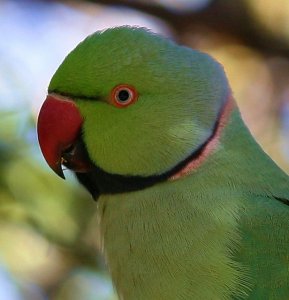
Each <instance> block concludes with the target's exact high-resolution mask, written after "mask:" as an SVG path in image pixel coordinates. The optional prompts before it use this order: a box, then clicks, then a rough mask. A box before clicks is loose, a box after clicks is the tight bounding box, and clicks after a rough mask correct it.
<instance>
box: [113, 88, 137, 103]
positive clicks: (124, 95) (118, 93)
mask: <svg viewBox="0 0 289 300" xmlns="http://www.w3.org/2000/svg"><path fill="white" fill-rule="evenodd" d="M137 99H138V93H137V91H136V89H135V88H134V87H133V86H131V85H129V84H119V85H117V86H116V87H114V88H113V89H112V91H111V94H110V102H111V103H112V104H113V105H114V106H116V107H119V108H123V107H126V106H129V105H131V104H133V103H135V102H136V101H137Z"/></svg>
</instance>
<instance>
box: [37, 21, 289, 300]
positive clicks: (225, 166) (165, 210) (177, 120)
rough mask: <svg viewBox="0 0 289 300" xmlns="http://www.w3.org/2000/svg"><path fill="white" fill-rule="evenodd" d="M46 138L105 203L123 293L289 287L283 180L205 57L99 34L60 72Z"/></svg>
mask: <svg viewBox="0 0 289 300" xmlns="http://www.w3.org/2000/svg"><path fill="white" fill-rule="evenodd" d="M38 137H39V143H40V147H41V150H42V153H43V155H44V157H45V159H46V161H47V163H48V164H49V166H50V167H51V168H52V169H53V170H54V171H55V172H56V173H57V174H58V175H59V176H61V177H63V178H64V174H63V171H62V165H64V166H65V167H66V168H69V169H71V170H72V171H73V172H74V173H75V175H76V177H77V179H78V181H79V182H80V183H81V184H82V185H83V186H84V187H85V188H86V189H87V190H88V191H89V192H90V194H91V195H92V197H93V198H94V199H95V200H97V201H98V202H97V204H98V207H97V210H98V217H99V226H100V234H101V242H102V251H103V254H104V257H105V259H106V262H107V266H108V270H109V272H110V274H111V277H112V280H113V283H114V286H115V288H116V291H117V293H118V296H119V299H123V300H162V299H165V300H170V299H173V300H181V299H182V300H186V299H200V300H203V299H262V300H264V299H271V300H273V299H276V300H282V299H286V300H288V299H289V231H288V230H289V200H288V199H289V178H288V176H287V175H286V174H285V173H284V172H283V171H282V170H281V169H279V167H277V166H276V164H275V163H274V162H273V161H272V160H271V159H270V158H269V157H268V156H267V155H266V154H265V153H264V152H263V150H262V149H261V147H260V146H259V145H258V144H257V142H256V141H255V140H254V138H253V137H252V136H251V134H250V132H249V130H248V129H247V127H246V126H245V125H244V123H243V121H242V119H241V116H240V113H239V110H238V108H237V106H236V103H235V101H234V99H233V96H232V92H231V89H230V86H229V83H228V81H227V79H226V75H225V73H224V71H223V68H222V66H221V65H220V64H219V63H218V62H216V61H215V60H214V59H213V58H212V57H210V56H209V55H207V54H204V53H201V52H199V51H196V50H192V49H190V48H187V47H184V46H179V45H177V44H176V43H174V42H172V41H170V40H169V39H167V38H164V37H161V36H158V35H156V34H154V33H152V32H150V31H149V30H147V29H144V28H137V27H128V26H123V27H116V28H112V29H107V30H105V31H102V32H96V33H94V34H92V35H90V36H88V37H87V38H86V39H85V40H84V41H82V42H81V43H80V44H79V45H78V46H77V47H76V48H75V49H74V50H73V51H72V52H71V53H70V54H69V55H68V56H67V57H66V58H65V60H64V62H63V63H62V64H61V65H60V67H59V68H58V70H57V71H56V73H55V74H54V76H53V78H52V80H51V82H50V85H49V88H48V96H47V98H46V100H45V102H44V103H43V106H42V108H41V110H40V114H39V118H38Z"/></svg>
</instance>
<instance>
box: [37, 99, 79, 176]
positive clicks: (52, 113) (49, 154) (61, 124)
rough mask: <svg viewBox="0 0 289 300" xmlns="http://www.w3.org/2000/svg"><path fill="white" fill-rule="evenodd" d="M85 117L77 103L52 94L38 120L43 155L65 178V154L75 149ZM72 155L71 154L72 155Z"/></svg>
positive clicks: (42, 108)
mask: <svg viewBox="0 0 289 300" xmlns="http://www.w3.org/2000/svg"><path fill="white" fill-rule="evenodd" d="M82 123H83V118H82V116H81V114H80V112H79V110H78V108H77V106H76V104H75V103H74V102H73V101H72V100H70V99H68V98H65V97H61V96H59V95H55V94H51V95H48V96H47V98H46V100H45V101H44V103H43V105H42V107H41V110H40V113H39V117H38V122H37V133H38V140H39V144H40V148H41V151H42V153H43V156H44V158H45V160H46V162H47V163H48V165H49V166H50V168H51V169H52V170H53V171H54V172H55V173H56V174H57V175H59V176H60V177H62V178H65V177H64V174H63V170H62V167H61V165H62V163H65V162H66V161H65V159H64V158H63V154H64V153H65V152H66V153H68V152H73V154H74V152H77V151H75V149H74V148H75V147H74V146H75V145H77V139H78V137H79V136H80V134H81V126H82ZM70 156H71V155H70Z"/></svg>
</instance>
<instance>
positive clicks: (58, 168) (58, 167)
mask: <svg viewBox="0 0 289 300" xmlns="http://www.w3.org/2000/svg"><path fill="white" fill-rule="evenodd" d="M50 168H51V169H52V170H53V171H54V173H55V174H56V175H58V176H59V177H61V178H62V179H64V180H65V176H64V173H63V170H62V167H61V163H57V164H56V165H54V166H51V165H50Z"/></svg>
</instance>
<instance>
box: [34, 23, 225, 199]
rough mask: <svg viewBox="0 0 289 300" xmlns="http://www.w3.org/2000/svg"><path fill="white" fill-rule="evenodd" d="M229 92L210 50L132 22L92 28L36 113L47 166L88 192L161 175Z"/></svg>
mask: <svg viewBox="0 0 289 300" xmlns="http://www.w3.org/2000/svg"><path fill="white" fill-rule="evenodd" d="M229 96H230V89H229V85H228V83H227V79H226V77H225V74H224V72H223V69H222V67H221V66H220V64H219V63H217V62H216V61H215V60H214V59H213V58H211V57H210V56H209V55H207V54H204V53H201V52H199V51H195V50H192V49H189V48H186V47H183V46H179V45H177V44H175V43H174V42H172V41H170V40H168V39H166V38H164V37H161V36H158V35H156V34H154V33H151V32H150V31H148V30H147V29H144V28H137V27H127V26H124V27H117V28H112V29H107V30H105V31H103V32H96V33H94V34H92V35H90V36H88V37H87V38H86V39H85V40H84V41H82V42H81V43H80V44H79V45H78V46H77V47H76V48H75V49H74V50H73V51H72V52H71V53H70V54H69V55H68V56H67V57H66V58H65V60H64V61H63V63H62V64H61V65H60V67H59V68H58V70H57V71H56V73H55V74H54V76H53V78H52V80H51V82H50V85H49V88H48V96H47V98H46V100H45V102H44V103H43V106H42V108H41V110H40V113H39V118H38V125H37V130H38V138H39V144H40V147H41V150H42V153H43V155H44V157H45V159H46V161H47V163H48V165H49V166H50V167H51V168H52V170H54V171H55V172H56V173H57V174H58V175H59V176H61V177H63V178H64V175H63V171H62V166H63V165H64V166H65V167H67V168H69V169H71V170H72V171H74V172H75V174H76V176H77V178H78V180H79V181H80V182H81V183H82V184H83V185H84V186H85V187H86V188H87V189H88V191H89V192H90V193H91V194H92V196H93V197H94V198H95V199H96V198H97V197H98V196H99V195H100V194H102V193H120V192H127V191H133V190H138V189H142V188H145V187H148V186H150V185H153V184H155V183H156V182H160V181H164V180H166V179H168V178H169V177H170V176H172V175H174V174H175V173H176V172H178V171H179V170H180V169H181V168H183V167H184V165H185V164H186V163H187V162H188V161H189V160H191V159H193V158H194V157H197V156H198V155H200V153H201V151H202V149H203V148H204V146H205V145H206V144H207V143H208V141H209V140H210V139H211V138H212V135H213V134H214V132H215V131H216V124H218V121H219V118H220V114H221V112H222V109H223V107H224V105H225V103H226V100H227V99H228V97H229Z"/></svg>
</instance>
